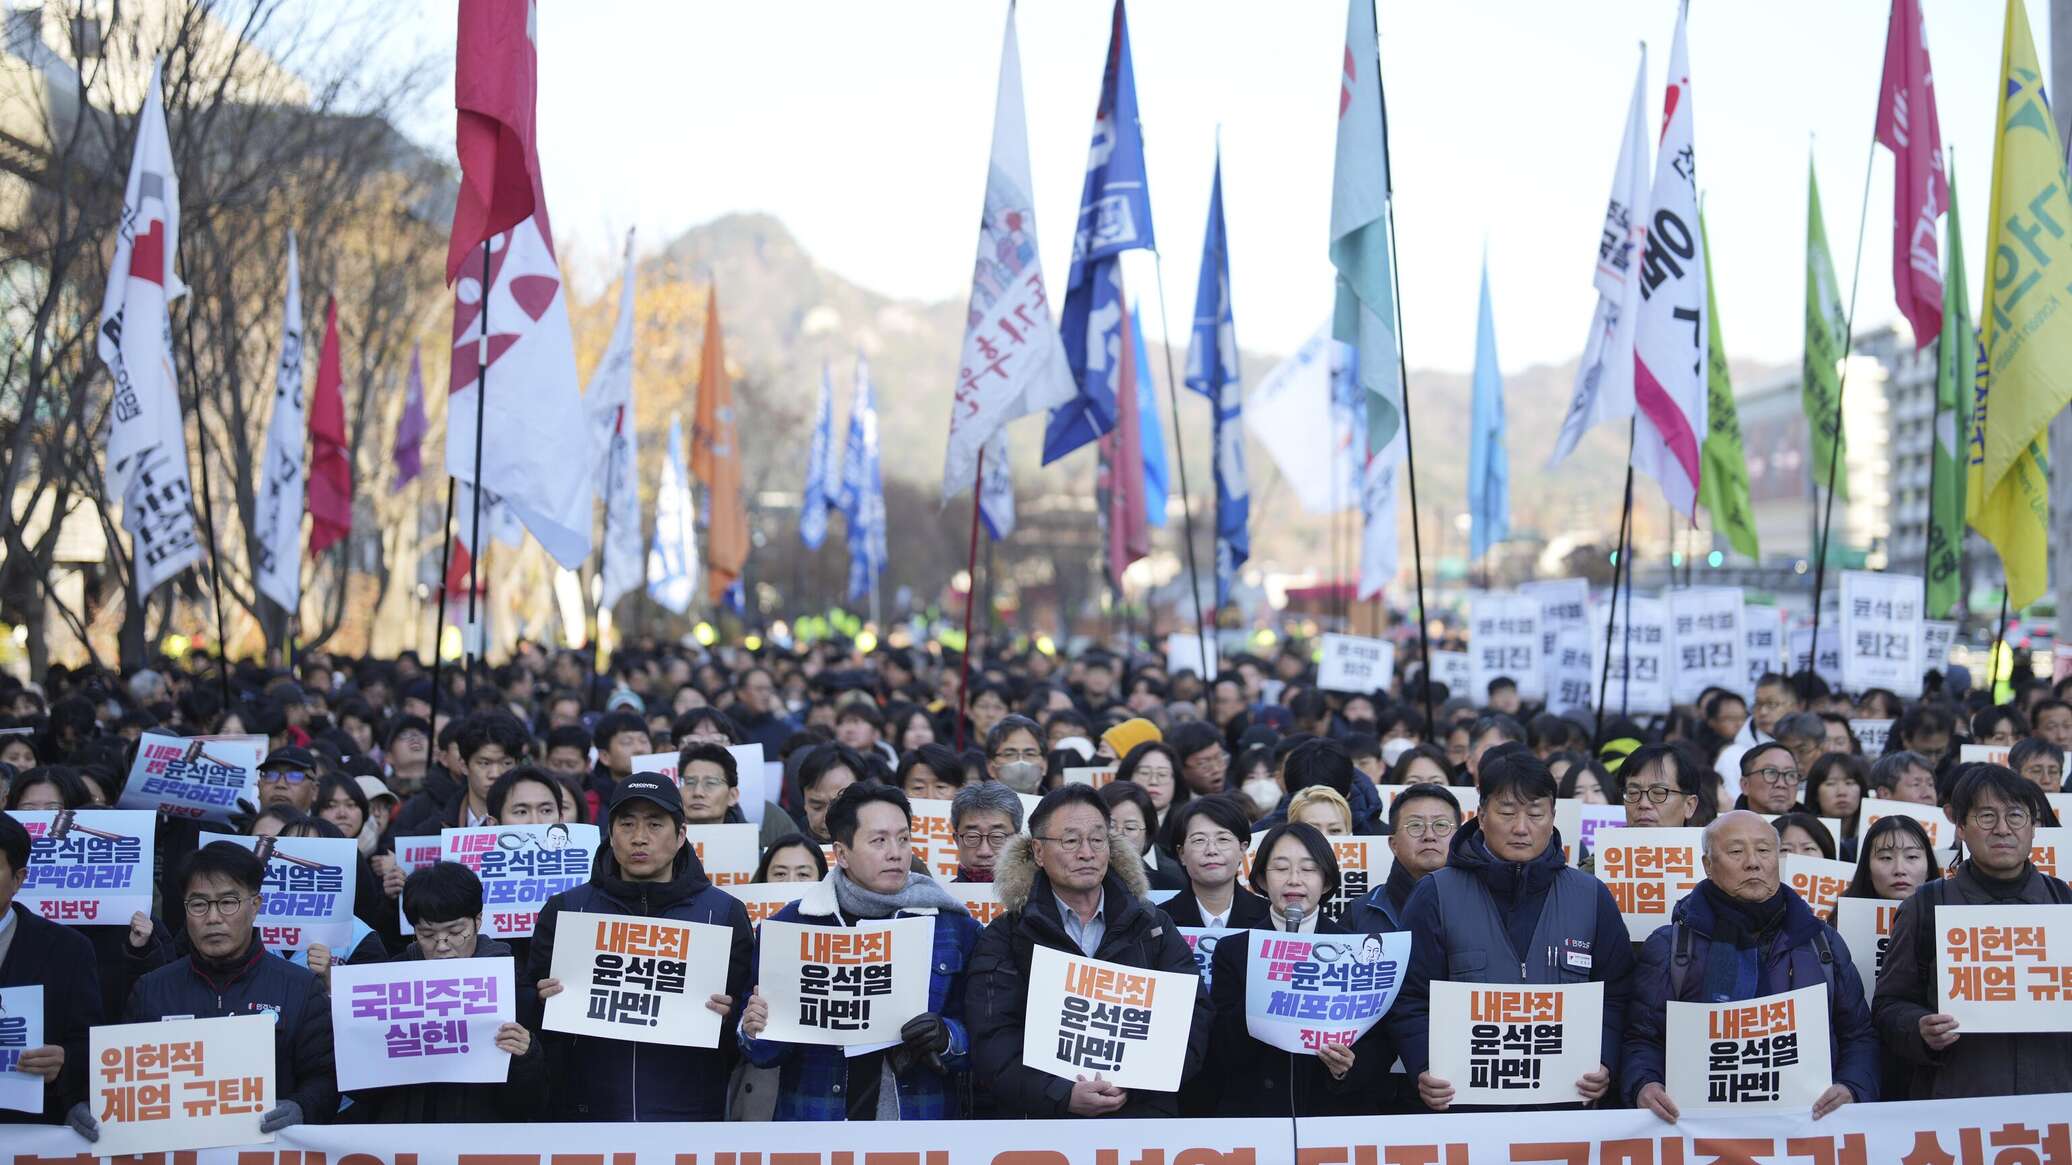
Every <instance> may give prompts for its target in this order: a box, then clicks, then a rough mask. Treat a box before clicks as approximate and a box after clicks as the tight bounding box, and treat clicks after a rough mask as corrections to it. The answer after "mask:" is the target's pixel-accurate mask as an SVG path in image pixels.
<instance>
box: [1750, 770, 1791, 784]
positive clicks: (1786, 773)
mask: <svg viewBox="0 0 2072 1165" xmlns="http://www.w3.org/2000/svg"><path fill="white" fill-rule="evenodd" d="M1750 781H1756V782H1758V783H1760V784H1764V785H1796V784H1798V783H1799V770H1797V769H1755V770H1753V771H1751V772H1750V773H1749V774H1748V775H1747V776H1745V777H1742V778H1741V783H1742V784H1744V785H1745V784H1747V783H1748V782H1750Z"/></svg>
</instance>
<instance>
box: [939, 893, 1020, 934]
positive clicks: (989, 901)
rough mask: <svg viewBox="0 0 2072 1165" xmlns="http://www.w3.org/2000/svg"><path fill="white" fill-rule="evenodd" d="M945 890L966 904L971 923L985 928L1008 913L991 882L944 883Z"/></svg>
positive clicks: (965, 907)
mask: <svg viewBox="0 0 2072 1165" xmlns="http://www.w3.org/2000/svg"><path fill="white" fill-rule="evenodd" d="M942 888H943V889H945V890H947V891H949V892H950V894H951V896H952V897H954V898H956V899H958V900H959V901H961V902H963V903H964V909H965V911H966V912H968V913H969V914H970V915H971V921H973V922H976V923H978V924H979V925H980V926H985V925H987V924H989V923H991V922H992V921H993V920H994V919H996V918H998V917H1000V916H1001V915H1002V914H1005V913H1007V908H1006V907H1005V906H1002V905H1001V904H1000V891H999V890H998V889H997V888H996V887H994V885H993V884H992V883H991V882H944V883H943V887H942Z"/></svg>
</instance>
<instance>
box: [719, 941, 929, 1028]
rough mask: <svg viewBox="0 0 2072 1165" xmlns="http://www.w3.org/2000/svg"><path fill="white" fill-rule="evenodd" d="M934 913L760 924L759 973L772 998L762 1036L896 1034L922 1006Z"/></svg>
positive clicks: (924, 1005) (765, 994)
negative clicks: (841, 922)
mask: <svg viewBox="0 0 2072 1165" xmlns="http://www.w3.org/2000/svg"><path fill="white" fill-rule="evenodd" d="M934 945H935V920H934V919H933V918H895V919H892V920H890V921H889V922H884V923H874V924H870V925H868V926H855V927H844V926H807V925H804V924H802V923H795V922H766V923H764V924H763V931H762V940H761V944H760V947H759V950H760V952H761V953H760V955H759V958H760V960H761V962H760V964H759V966H758V967H757V981H758V982H759V983H760V984H761V985H762V993H763V998H764V999H765V1000H766V1001H768V1003H769V1006H770V1023H769V1027H768V1028H766V1029H765V1030H764V1032H763V1037H762V1038H764V1039H768V1040H779V1041H783V1042H785V1043H794V1044H824V1045H837V1046H844V1047H847V1046H854V1045H858V1044H875V1043H882V1042H884V1041H886V1040H891V1039H897V1038H898V1036H899V1028H900V1025H901V1024H904V1023H905V1022H906V1021H908V1020H910V1019H912V1018H914V1017H915V1016H917V1015H919V1014H921V1013H922V1012H924V1011H926V1010H928V970H929V967H930V966H931V965H932V964H931V961H930V954H931V952H932V951H933V949H934Z"/></svg>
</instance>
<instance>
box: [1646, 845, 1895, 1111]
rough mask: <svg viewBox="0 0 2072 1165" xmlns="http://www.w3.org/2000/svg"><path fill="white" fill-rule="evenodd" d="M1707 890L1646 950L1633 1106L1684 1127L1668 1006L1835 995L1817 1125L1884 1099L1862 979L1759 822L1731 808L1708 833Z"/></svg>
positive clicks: (1689, 900)
mask: <svg viewBox="0 0 2072 1165" xmlns="http://www.w3.org/2000/svg"><path fill="white" fill-rule="evenodd" d="M1702 838H1703V846H1704V863H1705V880H1704V881H1702V882H1700V883H1698V887H1697V889H1695V890H1693V891H1691V893H1690V895H1689V896H1688V897H1686V898H1685V899H1684V900H1683V901H1682V902H1679V903H1677V905H1676V909H1675V911H1674V912H1672V914H1671V919H1672V921H1671V922H1670V924H1669V925H1668V926H1664V927H1661V928H1659V929H1658V930H1656V931H1655V933H1654V934H1652V935H1650V936H1649V937H1648V940H1647V943H1646V945H1645V946H1644V947H1642V949H1641V955H1640V971H1639V973H1638V974H1637V975H1636V976H1635V980H1634V987H1633V1000H1632V1003H1631V1005H1630V1007H1629V1009H1628V1011H1627V1013H1626V1019H1627V1029H1626V1048H1625V1055H1624V1057H1623V1060H1624V1079H1623V1081H1622V1083H1623V1086H1624V1087H1623V1091H1624V1093H1625V1097H1626V1100H1627V1101H1628V1102H1629V1103H1631V1104H1633V1105H1634V1106H1636V1107H1639V1108H1645V1109H1647V1110H1648V1111H1650V1112H1652V1113H1654V1114H1655V1115H1656V1116H1658V1117H1661V1118H1662V1119H1663V1120H1665V1121H1670V1122H1672V1123H1673V1122H1675V1120H1676V1119H1677V1116H1678V1110H1677V1105H1676V1101H1675V1099H1674V1098H1672V1097H1671V1096H1670V1095H1669V1092H1668V1089H1667V1087H1666V1082H1667V1076H1666V1069H1665V1064H1666V1061H1667V1051H1666V1048H1665V1047H1664V1044H1665V1040H1666V1033H1667V1031H1668V1018H1667V1016H1668V1003H1669V1001H1670V1000H1676V1001H1678V1002H1682V1003H1728V1002H1736V1001H1742V1000H1749V999H1758V998H1761V997H1763V996H1766V995H1776V994H1778V993H1780V992H1785V991H1793V990H1797V989H1798V988H1801V987H1811V986H1814V985H1816V984H1819V983H1823V982H1824V983H1825V984H1826V985H1827V1022H1828V1049H1829V1060H1830V1068H1831V1071H1832V1073H1833V1076H1832V1079H1833V1083H1832V1084H1830V1085H1829V1086H1828V1088H1827V1090H1826V1091H1824V1092H1822V1093H1821V1094H1820V1097H1819V1099H1818V1100H1816V1101H1815V1102H1814V1104H1813V1116H1814V1117H1815V1118H1816V1119H1818V1118H1820V1117H1823V1116H1826V1115H1827V1114H1828V1113H1831V1112H1833V1111H1834V1110H1835V1109H1837V1108H1840V1107H1841V1106H1842V1105H1845V1104H1847V1103H1849V1102H1850V1101H1852V1100H1876V1099H1878V1077H1879V1068H1878V1038H1877V1032H1876V1030H1875V1029H1874V1028H1872V1026H1871V1013H1870V1006H1869V1004H1868V1002H1867V1001H1866V1000H1865V998H1864V991H1863V980H1862V978H1861V977H1860V976H1859V975H1858V974H1857V972H1856V964H1855V962H1853V961H1852V960H1851V959H1850V957H1849V949H1848V948H1847V947H1846V946H1844V945H1843V944H1842V936H1841V935H1839V934H1837V933H1835V929H1834V928H1833V927H1831V926H1829V925H1828V924H1826V923H1824V922H1822V921H1820V919H1819V918H1817V917H1815V916H1814V914H1813V910H1812V908H1811V907H1809V906H1807V905H1806V902H1805V900H1804V899H1802V898H1800V897H1799V896H1798V894H1797V893H1795V892H1794V891H1793V890H1792V888H1791V887H1789V886H1786V885H1782V884H1781V883H1780V881H1779V879H1778V863H1779V860H1780V858H1779V852H1780V850H1781V848H1782V847H1781V845H1780V844H1779V842H1778V839H1777V831H1776V829H1775V828H1773V827H1772V826H1771V825H1770V823H1769V822H1767V821H1765V820H1763V818H1762V816H1761V815H1760V814H1756V813H1751V812H1749V811H1748V810H1745V809H1736V810H1730V811H1729V812H1726V813H1722V814H1720V815H1719V817H1717V818H1715V819H1714V820H1713V822H1712V824H1710V825H1707V826H1706V827H1705V832H1704V834H1703V835H1702Z"/></svg>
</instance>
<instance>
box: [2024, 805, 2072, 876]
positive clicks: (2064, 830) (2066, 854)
mask: <svg viewBox="0 0 2072 1165" xmlns="http://www.w3.org/2000/svg"><path fill="white" fill-rule="evenodd" d="M2064 819H2065V817H2064V815H2063V814H2062V813H2061V814H2059V815H2058V820H2060V821H2063V820H2064ZM2029 862H2030V864H2032V865H2034V866H2035V867H2036V868H2037V869H2039V870H2042V871H2043V872H2044V874H2046V875H2048V876H2049V877H2052V878H2056V879H2058V880H2059V881H2061V882H2062V881H2064V880H2065V875H2067V874H2072V825H2061V826H2058V827H2057V828H2055V829H2052V828H2050V827H2049V826H2045V827H2044V828H2042V829H2039V830H2037V831H2036V838H2035V840H2033V841H2031V842H2030V843H2029Z"/></svg>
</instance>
